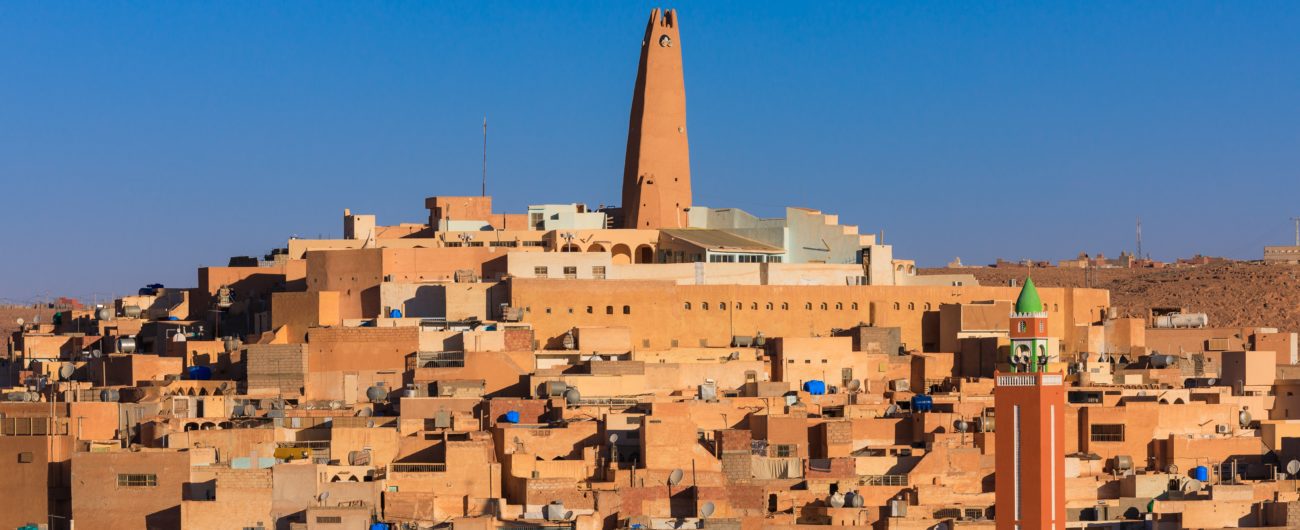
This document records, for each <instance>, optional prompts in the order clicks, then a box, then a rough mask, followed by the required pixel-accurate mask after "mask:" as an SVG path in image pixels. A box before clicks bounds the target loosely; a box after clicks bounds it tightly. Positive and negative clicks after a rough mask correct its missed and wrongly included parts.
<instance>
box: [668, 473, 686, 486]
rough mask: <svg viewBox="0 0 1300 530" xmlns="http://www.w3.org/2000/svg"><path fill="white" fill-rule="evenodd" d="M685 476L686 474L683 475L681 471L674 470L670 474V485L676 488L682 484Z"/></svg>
mask: <svg viewBox="0 0 1300 530" xmlns="http://www.w3.org/2000/svg"><path fill="white" fill-rule="evenodd" d="M683 475H684V473H682V470H681V469H674V470H673V472H672V473H669V474H668V485H669V486H676V485H677V484H679V483H681V481H682V476H683Z"/></svg>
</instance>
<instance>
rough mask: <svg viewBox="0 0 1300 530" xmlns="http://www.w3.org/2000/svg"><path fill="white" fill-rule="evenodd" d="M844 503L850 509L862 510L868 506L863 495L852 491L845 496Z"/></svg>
mask: <svg viewBox="0 0 1300 530" xmlns="http://www.w3.org/2000/svg"><path fill="white" fill-rule="evenodd" d="M844 502H845V504H847V505H848V506H849V507H850V508H861V507H862V506H863V505H864V504H866V502H867V500H866V499H865V498H864V497H863V496H862V494H861V493H858V492H856V491H850V492H848V493H845V494H844Z"/></svg>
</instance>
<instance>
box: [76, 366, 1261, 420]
mask: <svg viewBox="0 0 1300 530" xmlns="http://www.w3.org/2000/svg"><path fill="white" fill-rule="evenodd" d="M76 372H77V367H76V366H74V365H73V364H72V363H63V364H62V365H60V366H59V379H63V380H64V381H66V380H68V378H70V377H72V374H74V373H76ZM1242 414H1246V412H1245V411H1242Z"/></svg>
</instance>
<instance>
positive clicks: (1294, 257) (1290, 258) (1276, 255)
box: [1264, 245, 1300, 264]
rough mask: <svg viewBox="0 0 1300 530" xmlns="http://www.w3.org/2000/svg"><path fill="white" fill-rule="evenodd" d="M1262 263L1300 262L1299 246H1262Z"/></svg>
mask: <svg viewBox="0 0 1300 530" xmlns="http://www.w3.org/2000/svg"><path fill="white" fill-rule="evenodd" d="M1264 263H1291V264H1297V263H1300V246H1294V245H1292V246H1282V247H1264Z"/></svg>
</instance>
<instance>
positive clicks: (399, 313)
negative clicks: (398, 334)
mask: <svg viewBox="0 0 1300 530" xmlns="http://www.w3.org/2000/svg"><path fill="white" fill-rule="evenodd" d="M388 318H402V310H401V309H394V310H392V311H389V312H388Z"/></svg>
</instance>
